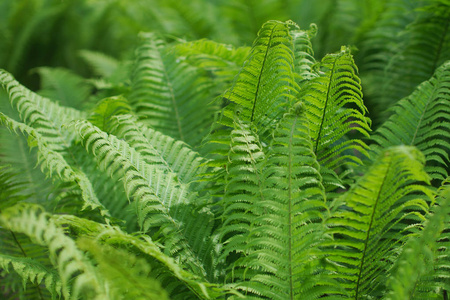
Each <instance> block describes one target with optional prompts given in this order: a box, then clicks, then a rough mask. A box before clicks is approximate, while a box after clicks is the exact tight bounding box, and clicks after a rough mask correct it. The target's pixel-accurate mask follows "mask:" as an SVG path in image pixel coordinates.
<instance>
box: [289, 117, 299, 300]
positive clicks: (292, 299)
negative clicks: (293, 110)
mask: <svg viewBox="0 0 450 300" xmlns="http://www.w3.org/2000/svg"><path fill="white" fill-rule="evenodd" d="M297 118H298V116H297V115H296V117H295V119H294V122H293V123H292V126H291V132H290V135H289V163H288V174H289V181H288V184H289V187H288V195H289V198H288V199H287V200H288V202H289V204H288V212H289V213H288V218H289V220H288V222H289V223H288V224H289V225H288V228H289V230H288V232H289V239H288V247H289V249H288V251H289V257H288V258H289V297H290V299H291V300H294V283H293V282H292V280H293V274H292V265H293V259H292V152H293V150H292V143H293V140H292V139H293V135H294V132H295V128H296V124H297Z"/></svg>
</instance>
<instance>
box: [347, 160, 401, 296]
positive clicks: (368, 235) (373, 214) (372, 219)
mask: <svg viewBox="0 0 450 300" xmlns="http://www.w3.org/2000/svg"><path fill="white" fill-rule="evenodd" d="M391 164H392V159H391V160H389V164H388V165H387V167H386V171H385V172H384V176H383V181H382V183H381V185H380V188H379V189H378V193H377V198H376V200H375V203H374V206H373V209H372V216H371V217H370V222H369V228H368V229H367V235H366V239H365V241H364V250H363V252H362V257H361V263H360V265H359V270H358V280H357V282H356V294H355V300H358V294H359V288H360V280H361V276H362V272H363V266H364V261H365V258H366V254H367V245H368V243H369V238H370V231H371V229H372V225H373V221H374V217H375V212H376V209H377V206H378V203H379V201H380V195H381V192H382V190H383V187H384V184H385V182H386V178H387V176H386V175H387V173H388V172H389V169H390V167H391Z"/></svg>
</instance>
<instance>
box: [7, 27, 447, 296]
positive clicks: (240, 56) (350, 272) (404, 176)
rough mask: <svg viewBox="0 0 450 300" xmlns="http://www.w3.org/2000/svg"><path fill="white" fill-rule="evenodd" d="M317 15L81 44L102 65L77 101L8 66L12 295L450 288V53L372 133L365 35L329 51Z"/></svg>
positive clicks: (426, 291) (414, 292) (397, 292)
mask: <svg viewBox="0 0 450 300" xmlns="http://www.w3.org/2000/svg"><path fill="white" fill-rule="evenodd" d="M316 30H317V28H316V26H315V25H312V26H311V27H310V28H309V29H308V30H302V29H300V28H299V27H298V25H296V24H295V23H294V22H292V21H288V22H280V21H269V22H267V23H265V24H264V25H263V26H262V28H261V29H260V31H259V33H258V36H257V38H256V40H255V41H254V43H253V45H252V47H251V48H248V47H243V48H233V47H229V46H227V45H223V44H220V43H216V42H214V41H208V40H199V41H196V42H179V43H175V44H167V43H165V42H164V41H163V40H162V39H161V38H159V37H157V36H156V35H155V34H150V33H143V34H141V44H140V46H139V47H138V49H137V50H136V59H135V61H134V62H133V63H129V62H123V63H119V62H116V61H113V60H111V59H107V58H105V57H103V56H100V58H99V59H100V61H96V60H95V57H96V54H93V53H90V52H83V53H82V55H83V56H84V57H85V58H86V60H87V61H88V62H91V64H92V65H93V66H92V67H93V68H94V69H97V70H98V74H100V75H103V78H101V79H95V80H91V81H90V82H91V83H92V84H94V85H95V86H96V88H97V89H98V91H97V93H95V94H92V95H90V97H89V99H85V102H86V103H85V104H83V103H80V102H77V103H76V104H75V105H74V107H72V108H68V107H65V106H63V105H61V104H60V103H58V99H50V98H46V97H43V96H41V95H38V94H36V93H34V92H32V91H30V90H28V89H27V88H25V87H24V86H22V85H21V84H20V83H19V82H17V81H16V80H15V79H14V78H13V76H12V75H11V74H9V73H8V72H7V71H1V72H0V82H1V84H2V86H3V88H4V91H5V92H3V93H2V94H0V101H1V102H2V103H1V105H0V108H1V114H0V123H1V124H2V128H1V129H0V140H1V141H2V147H1V148H0V151H1V152H0V162H1V164H0V184H1V190H0V247H1V250H2V251H1V254H0V268H1V273H0V279H1V286H2V290H1V293H2V296H3V297H4V298H6V299H17V298H20V299H34V298H36V299H47V298H49V299H50V298H51V299H57V298H64V299H66V298H67V299H131V298H133V299H239V298H243V299H280V300H281V299H318V298H321V299H347V298H348V299H369V298H377V299H379V298H380V299H381V298H383V299H442V298H443V297H446V295H448V293H449V290H450V285H449V280H450V278H449V275H448V274H449V273H448V270H449V268H450V255H449V252H448V251H449V250H448V249H449V245H448V244H449V230H450V229H449V224H450V219H449V218H450V214H449V211H448V207H449V201H450V189H449V187H448V182H449V180H450V179H449V177H448V164H449V156H448V153H449V152H450V144H449V141H448V138H449V136H450V129H449V128H450V117H449V107H450V93H449V92H448V90H449V87H450V76H449V74H450V73H449V72H450V62H448V61H447V62H444V63H443V64H441V65H440V66H436V68H435V69H434V70H433V72H434V75H433V76H432V77H431V78H429V79H428V80H426V81H425V82H423V83H421V84H420V85H418V86H417V87H416V88H415V90H414V91H413V92H412V93H411V95H409V96H407V97H405V98H403V99H396V100H399V101H398V102H397V104H396V105H395V106H393V107H392V115H391V116H390V118H389V119H387V120H386V122H385V123H384V124H382V125H381V126H380V127H379V128H378V129H377V130H376V131H375V132H374V133H373V134H371V133H370V131H371V128H370V124H371V120H370V119H369V117H368V111H367V108H366V106H365V104H364V101H363V94H362V90H363V89H362V86H361V80H360V79H359V77H358V68H357V67H356V65H355V62H354V60H353V56H352V53H351V51H350V48H349V47H342V49H341V51H339V52H337V53H332V54H328V55H326V56H325V57H323V58H322V59H321V60H316V59H315V57H314V51H313V42H314V40H312V39H313V37H314V35H315V32H316ZM244 57H245V59H244ZM127 68H131V71H130V72H128V71H126V70H127ZM47 71H48V70H47ZM47 71H45V72H44V71H42V74H43V76H44V73H45V76H50V77H51V76H53V75H54V74H60V73H59V72H56V73H52V72H47ZM114 72H119V73H121V74H122V75H121V76H123V77H120V76H119V77H115V76H113V75H112V74H113V73H114ZM52 74H53V75H52ZM123 74H125V75H123ZM118 78H122V79H121V80H123V82H119V81H118ZM72 79H73V78H72ZM61 80H64V78H61ZM78 83H79V81H78V80H71V81H67V85H68V86H70V85H76V84H78ZM222 89H225V90H222ZM59 91H60V92H63V93H64V90H59ZM69 92H70V91H69ZM45 94H46V95H48V96H50V97H55V95H58V93H54V92H52V91H51V87H49V86H47V87H46V92H45ZM65 99H66V98H65ZM67 99H68V98H67ZM93 99H94V100H95V101H93ZM81 102H83V101H81ZM5 103H7V105H5ZM35 165H37V166H38V168H37V170H35V169H33V167H34V166H35Z"/></svg>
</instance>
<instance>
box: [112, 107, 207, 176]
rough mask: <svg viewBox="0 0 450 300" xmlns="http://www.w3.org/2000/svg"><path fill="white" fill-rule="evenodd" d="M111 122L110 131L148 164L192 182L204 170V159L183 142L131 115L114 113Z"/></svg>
mask: <svg viewBox="0 0 450 300" xmlns="http://www.w3.org/2000/svg"><path fill="white" fill-rule="evenodd" d="M112 122H114V124H115V126H114V128H113V129H112V131H111V132H112V133H114V134H115V135H117V136H118V137H119V138H123V139H125V141H126V142H127V143H128V144H129V145H130V146H131V147H133V148H134V149H135V150H136V151H137V152H138V153H139V154H140V155H141V158H142V159H143V160H145V162H146V163H147V164H151V165H152V166H158V167H160V168H161V170H164V171H167V172H170V173H174V174H176V175H177V178H176V179H177V180H179V182H180V183H184V184H189V183H192V182H193V181H195V180H197V179H198V178H197V176H198V175H199V174H201V173H202V172H203V171H204V169H205V167H204V166H203V164H204V163H205V160H204V159H203V158H202V157H201V156H200V155H199V154H198V153H197V152H195V151H193V150H192V149H190V147H189V146H188V145H187V144H185V143H183V142H182V141H178V140H176V139H174V138H172V137H170V136H167V135H164V134H162V133H161V132H159V131H156V130H154V129H152V128H149V127H147V126H146V125H145V124H142V123H140V122H138V121H137V119H136V118H135V117H133V116H131V115H121V116H116V117H115V118H114V120H113V121H112Z"/></svg>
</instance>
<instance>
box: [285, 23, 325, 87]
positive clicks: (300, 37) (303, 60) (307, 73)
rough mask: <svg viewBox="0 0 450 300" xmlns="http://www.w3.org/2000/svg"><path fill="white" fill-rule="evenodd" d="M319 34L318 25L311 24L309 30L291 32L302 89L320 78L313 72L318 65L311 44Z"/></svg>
mask: <svg viewBox="0 0 450 300" xmlns="http://www.w3.org/2000/svg"><path fill="white" fill-rule="evenodd" d="M316 33H317V26H316V24H311V25H310V28H309V30H299V29H295V30H291V32H290V34H291V36H292V40H293V45H294V64H295V73H296V75H297V76H298V79H297V83H298V84H299V86H300V88H301V87H302V86H303V84H305V81H309V80H311V79H313V78H315V77H317V76H318V74H316V72H314V71H313V66H314V64H315V63H316V60H315V59H314V50H313V47H312V44H311V39H312V38H314V37H315V35H316Z"/></svg>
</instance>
